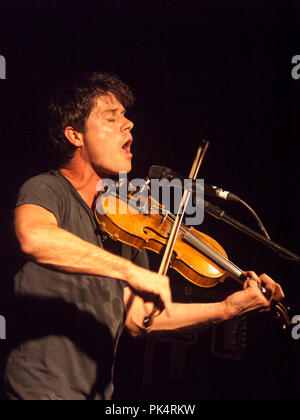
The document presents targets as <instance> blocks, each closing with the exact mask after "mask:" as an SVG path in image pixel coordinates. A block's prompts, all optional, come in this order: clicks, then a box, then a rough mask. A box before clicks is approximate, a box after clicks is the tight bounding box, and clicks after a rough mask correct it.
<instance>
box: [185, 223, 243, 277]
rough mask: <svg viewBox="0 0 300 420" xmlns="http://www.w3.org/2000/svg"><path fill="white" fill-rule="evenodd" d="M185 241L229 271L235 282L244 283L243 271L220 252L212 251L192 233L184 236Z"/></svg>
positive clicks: (188, 232)
mask: <svg viewBox="0 0 300 420" xmlns="http://www.w3.org/2000/svg"><path fill="white" fill-rule="evenodd" d="M183 240H184V241H186V242H187V243H188V244H189V245H191V246H192V247H193V248H195V249H197V250H198V251H199V252H201V254H203V255H205V257H207V258H209V259H210V260H211V261H212V262H213V263H214V264H216V265H217V266H219V267H220V268H221V269H222V270H225V271H227V272H228V273H229V274H230V275H231V276H232V277H233V278H234V279H235V280H238V281H239V282H241V283H243V280H244V276H243V270H241V269H240V268H239V267H237V266H236V265H235V264H234V263H232V262H231V261H229V260H228V259H227V258H225V257H224V256H223V255H222V254H220V253H219V252H218V251H216V250H214V249H212V248H211V247H210V246H208V245H207V244H206V243H204V242H203V241H201V239H199V238H197V237H196V236H195V235H193V233H192V232H190V231H187V232H186V233H185V234H184V236H183Z"/></svg>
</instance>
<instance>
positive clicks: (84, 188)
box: [59, 157, 101, 207]
mask: <svg viewBox="0 0 300 420" xmlns="http://www.w3.org/2000/svg"><path fill="white" fill-rule="evenodd" d="M59 170H60V172H61V173H62V174H63V175H64V176H65V177H66V178H67V179H68V180H69V181H70V182H71V184H72V185H73V187H74V188H75V189H76V190H77V191H78V193H79V194H80V195H81V197H82V199H83V200H84V201H85V202H86V204H87V205H88V206H89V207H92V205H93V202H94V200H95V197H96V194H97V189H96V186H97V183H98V182H99V180H100V179H101V178H100V177H99V175H97V174H96V172H95V171H94V169H93V168H92V167H90V166H89V165H82V164H80V165H78V162H77V161H76V157H74V158H72V159H71V160H70V161H69V162H68V163H67V164H65V165H63V166H62V167H60V168H59Z"/></svg>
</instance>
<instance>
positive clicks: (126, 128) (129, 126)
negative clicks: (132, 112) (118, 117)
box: [122, 117, 134, 132]
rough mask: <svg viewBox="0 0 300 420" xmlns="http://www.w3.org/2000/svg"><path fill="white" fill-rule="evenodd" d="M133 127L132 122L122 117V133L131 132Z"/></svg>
mask: <svg viewBox="0 0 300 420" xmlns="http://www.w3.org/2000/svg"><path fill="white" fill-rule="evenodd" d="M133 127H134V124H133V122H132V121H130V120H129V119H128V118H126V117H124V123H123V127H122V129H123V130H124V131H129V132H130V131H131V130H132V129H133Z"/></svg>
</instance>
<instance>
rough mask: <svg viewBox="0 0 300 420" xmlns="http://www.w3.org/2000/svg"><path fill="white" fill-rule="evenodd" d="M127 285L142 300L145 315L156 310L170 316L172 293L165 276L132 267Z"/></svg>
mask: <svg viewBox="0 0 300 420" xmlns="http://www.w3.org/2000/svg"><path fill="white" fill-rule="evenodd" d="M127 284H128V285H129V287H130V288H131V289H132V290H133V292H134V294H136V295H138V296H140V297H141V298H142V299H143V300H144V302H145V313H147V314H150V313H151V312H152V311H153V310H154V308H157V309H158V310H160V311H162V310H163V309H166V313H167V315H169V316H170V315H171V307H172V293H171V289H170V281H169V278H168V277H167V276H162V275H160V274H157V273H155V272H153V271H149V270H146V269H144V268H141V267H138V266H136V265H134V266H132V271H131V272H130V275H129V278H128V279H127Z"/></svg>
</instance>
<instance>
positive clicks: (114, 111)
mask: <svg viewBox="0 0 300 420" xmlns="http://www.w3.org/2000/svg"><path fill="white" fill-rule="evenodd" d="M118 111H119V109H118V108H113V109H105V110H104V111H102V112H101V114H104V113H105V112H112V113H113V114H116V113H117V112H118ZM125 112H126V109H125V108H122V111H121V114H125Z"/></svg>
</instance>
